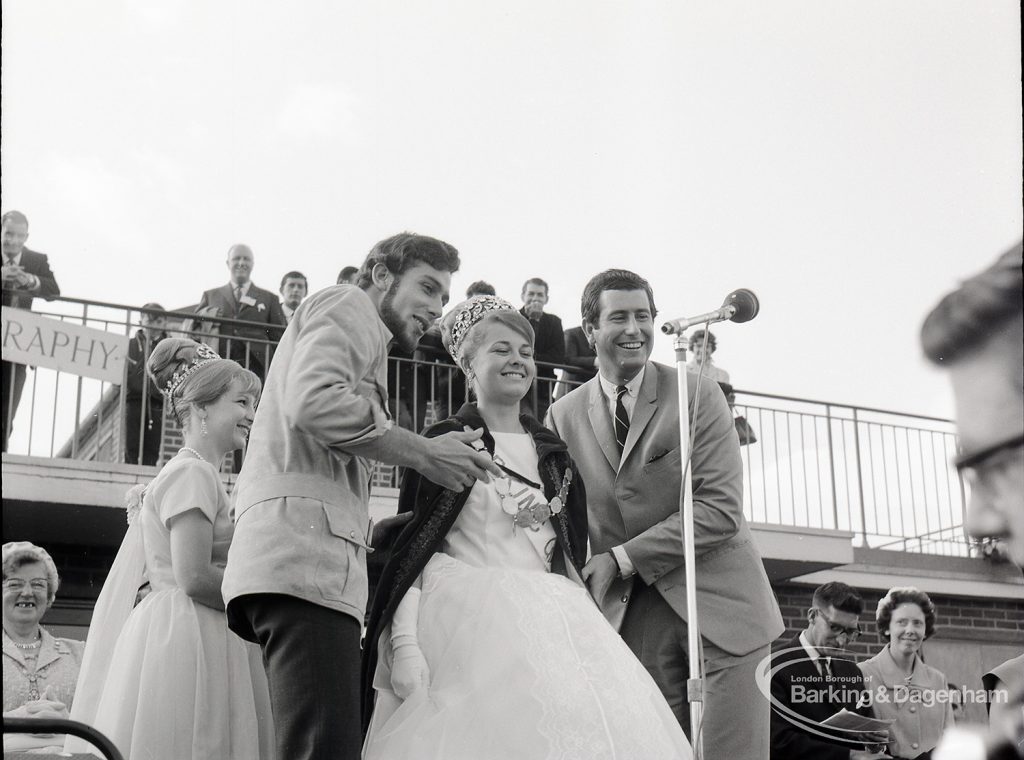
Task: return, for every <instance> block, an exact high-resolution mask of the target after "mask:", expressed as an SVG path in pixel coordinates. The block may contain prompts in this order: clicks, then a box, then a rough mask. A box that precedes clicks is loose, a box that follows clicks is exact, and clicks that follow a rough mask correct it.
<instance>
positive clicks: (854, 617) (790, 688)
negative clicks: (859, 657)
mask: <svg viewBox="0 0 1024 760" xmlns="http://www.w3.org/2000/svg"><path fill="white" fill-rule="evenodd" d="M863 610H864V600H863V599H861V597H860V594H858V593H857V590H856V589H854V588H851V587H850V586H847V585H846V584H845V583H838V582H835V583H826V584H825V585H823V586H819V587H818V588H817V589H815V591H814V596H813V597H812V600H811V607H810V609H808V610H807V628H806V629H805V630H803V631H801V632H800V634H799V635H798V636H797V637H796V638H793V639H791V640H789V641H787V642H785V644H784V645H783V646H782V647H780V648H778V649H776V651H775V653H774V654H773V655H772V669H773V672H772V676H771V695H772V718H771V724H772V752H771V757H772V760H868V758H884V757H888V755H886V754H885V752H884V751H882V750H884V748H885V741H886V739H887V736H886V734H885V733H881V734H854V733H851V732H843V731H836V730H834V729H833V730H830V729H829V728H828V727H825V726H822V725H821V722H822V721H824V720H825V719H827V718H829V717H831V716H832V715H834V714H835V713H837V712H839V711H840V710H842V709H844V708H845V709H846V710H849V711H850V712H856V713H859V714H860V715H865V716H868V717H871V715H872V712H871V695H870V693H869V692H868V690H867V689H866V687H865V686H864V677H863V676H862V675H861V672H860V668H858V667H857V663H856V662H855V661H854V660H853V658H852V657H849V656H846V655H845V652H846V647H847V644H849V643H850V642H853V641H856V640H857V637H858V636H860V633H861V630H860V626H859V625H858V622H857V621H858V619H859V618H860V613H861V612H863ZM869 744H871V745H875V747H876V748H877V749H878V751H877V752H872V751H870V750H868V749H866V745H869Z"/></svg>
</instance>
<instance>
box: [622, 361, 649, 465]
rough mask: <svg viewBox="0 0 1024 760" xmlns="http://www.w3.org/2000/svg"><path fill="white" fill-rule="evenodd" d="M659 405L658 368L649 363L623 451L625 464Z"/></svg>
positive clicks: (637, 397)
mask: <svg viewBox="0 0 1024 760" xmlns="http://www.w3.org/2000/svg"><path fill="white" fill-rule="evenodd" d="M657 404H658V368H657V367H655V366H654V365H653V364H652V363H650V362H648V363H647V368H646V369H645V370H644V380H643V382H642V383H641V384H640V391H639V393H637V396H636V406H635V407H633V417H632V419H630V421H629V434H628V435H627V436H626V445H625V446H624V447H623V449H622V461H623V462H625V461H626V460H627V459H628V458H629V455H630V452H632V451H633V447H634V446H635V445H636V442H637V440H639V438H640V436H641V435H643V432H644V430H646V429H647V425H648V424H649V423H650V421H651V419H652V418H653V417H654V410H655V409H657V408H658V407H657Z"/></svg>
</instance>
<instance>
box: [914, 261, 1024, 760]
mask: <svg viewBox="0 0 1024 760" xmlns="http://www.w3.org/2000/svg"><path fill="white" fill-rule="evenodd" d="M1021 250H1022V248H1021V243H1020V242H1018V243H1017V244H1016V245H1014V246H1013V247H1012V248H1010V250H1008V251H1007V252H1006V253H1004V254H1003V255H1002V256H1000V257H999V258H998V259H997V260H996V261H995V263H994V264H992V265H991V266H990V267H988V268H987V269H985V270H984V271H982V272H980V273H978V274H976V275H975V276H974V277H971V278H970V279H968V280H966V281H965V282H964V283H963V285H961V286H960V287H959V288H958V289H957V290H955V291H953V292H952V293H950V294H949V295H947V296H946V297H945V298H943V299H942V300H941V301H940V302H939V304H938V305H937V306H936V307H935V308H934V309H933V310H932V312H931V314H929V315H928V318H927V319H925V322H924V325H923V326H922V327H921V345H922V346H923V348H924V352H925V355H926V356H927V357H928V358H929V359H930V360H931V361H932V362H934V363H935V364H937V365H939V366H942V367H946V368H948V370H949V377H950V380H951V381H952V384H953V398H954V401H955V403H956V424H957V432H958V433H959V435H960V452H961V453H960V456H958V457H957V459H956V462H955V464H956V467H957V470H959V472H960V474H961V477H962V478H963V481H964V483H965V484H966V486H967V488H968V490H969V497H968V498H969V501H968V505H967V532H968V533H970V535H971V536H973V537H974V538H995V539H998V540H1000V541H1002V542H1003V543H1004V544H1005V546H1006V549H1007V551H1008V553H1009V555H1010V558H1011V559H1012V560H1013V561H1014V563H1016V564H1017V565H1018V566H1020V567H1024V350H1022V346H1024V317H1022V313H1024V309H1022V305H1021V304H1022V298H1021V289H1022V287H1024V281H1022V276H1021V264H1022V253H1021ZM986 677H991V680H990V681H989V683H991V684H992V686H993V688H995V689H1003V690H1005V692H1006V693H1007V697H1008V698H1007V700H1006V701H1003V702H1001V703H993V704H992V705H991V707H992V711H991V713H990V715H989V732H988V734H987V736H985V737H984V739H982V737H981V736H980V735H973V736H972V735H967V734H963V732H962V731H961V732H959V733H961V734H963V735H960V736H957V733H958V732H957V731H956V730H955V729H951V730H948V731H947V732H946V736H945V737H944V738H943V742H942V743H940V744H939V746H938V747H937V748H936V749H935V751H934V753H933V756H934V757H936V758H956V760H968V759H969V758H970V759H973V758H989V759H990V760H994V759H995V758H1002V757H1007V758H1010V757H1020V753H1021V752H1022V751H1024V667H1022V664H1021V658H1015V659H1014V660H1010V661H1009V662H1006V663H1003V664H1002V665H1000V666H999V667H997V668H995V669H994V670H993V671H991V672H990V673H987V674H986Z"/></svg>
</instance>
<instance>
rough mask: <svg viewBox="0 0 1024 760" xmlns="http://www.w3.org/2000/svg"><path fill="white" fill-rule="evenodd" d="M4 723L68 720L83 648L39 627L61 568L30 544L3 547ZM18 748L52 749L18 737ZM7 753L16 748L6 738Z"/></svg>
mask: <svg viewBox="0 0 1024 760" xmlns="http://www.w3.org/2000/svg"><path fill="white" fill-rule="evenodd" d="M3 568H4V580H3V584H4V592H3V605H4V717H5V718H67V717H68V709H69V708H70V707H71V700H72V699H73V698H74V696H75V681H76V680H77V678H78V668H79V665H80V664H81V661H82V651H83V649H84V647H85V645H84V644H83V643H82V642H81V641H73V640H72V639H58V638H54V637H53V636H51V635H50V633H49V632H48V631H47V630H46V629H45V628H43V627H42V626H41V625H39V621H40V620H41V619H42V617H43V614H44V613H45V612H46V610H48V609H49V608H50V606H51V605H52V604H53V600H54V598H55V597H56V594H57V587H58V586H59V585H60V578H59V577H58V576H57V567H56V565H54V564H53V559H51V558H50V555H49V554H48V553H47V552H46V551H45V550H44V549H41V548H39V547H38V546H36V545H34V544H30V543H29V542H28V541H14V542H11V543H7V544H4V545H3ZM12 739H13V742H14V743H16V744H17V745H18V746H19V747H27V746H34V747H43V746H49V745H52V744H54V740H53V738H52V737H34V738H29V737H17V738H13V737H12ZM5 748H7V749H12V748H13V745H12V743H11V742H9V741H8V739H7V737H5Z"/></svg>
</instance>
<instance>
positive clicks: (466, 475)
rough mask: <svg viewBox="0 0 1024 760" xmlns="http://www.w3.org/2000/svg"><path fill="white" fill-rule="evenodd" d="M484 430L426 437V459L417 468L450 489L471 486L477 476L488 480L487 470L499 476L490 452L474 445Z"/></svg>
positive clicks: (454, 489)
mask: <svg viewBox="0 0 1024 760" xmlns="http://www.w3.org/2000/svg"><path fill="white" fill-rule="evenodd" d="M483 434H484V431H483V429H482V428H481V429H480V430H468V431H465V432H458V431H452V432H451V433H445V434H444V435H439V436H438V437H437V438H428V439H426V440H425V441H424V443H425V444H426V447H427V451H426V460H425V461H424V463H423V464H422V465H421V466H419V467H417V468H416V469H417V470H419V471H420V473H422V474H423V476H424V477H426V478H428V479H429V480H432V481H434V482H435V483H437V484H438V485H439V486H443V487H444V488H447V489H448V490H449V491H462V490H464V489H466V488H467V487H469V488H472V486H473V484H474V483H475V482H476V481H478V480H482V481H484V482H485V483H487V482H489V481H490V477H489V475H488V473H489V474H490V475H495V476H500V475H501V470H500V469H499V468H498V465H496V464H495V463H494V462H493V460H492V459H491V456H490V454H488V453H487V452H486V451H482V452H481V451H477V450H476V449H474V448H473V446H472V444H473V442H474V441H479V440H480V437H481V436H482V435H483Z"/></svg>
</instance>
